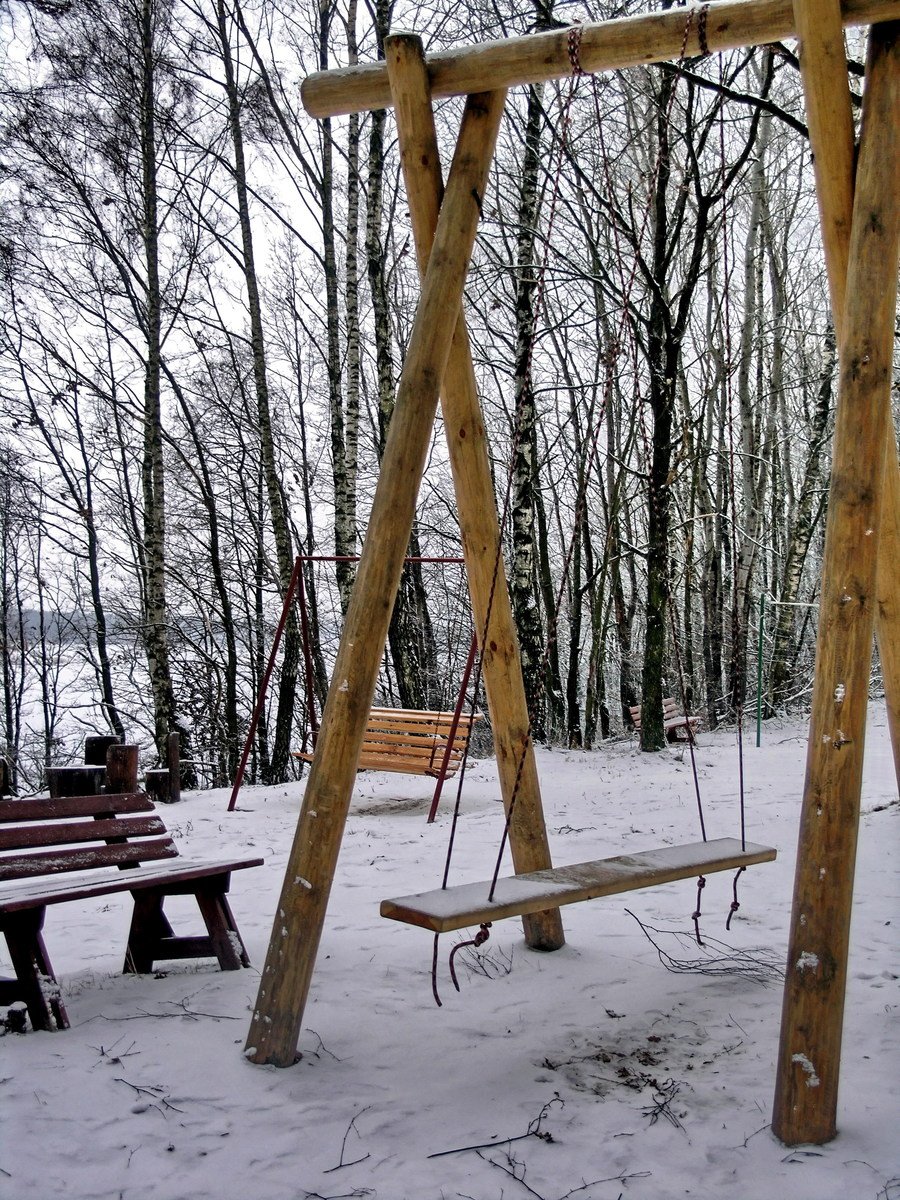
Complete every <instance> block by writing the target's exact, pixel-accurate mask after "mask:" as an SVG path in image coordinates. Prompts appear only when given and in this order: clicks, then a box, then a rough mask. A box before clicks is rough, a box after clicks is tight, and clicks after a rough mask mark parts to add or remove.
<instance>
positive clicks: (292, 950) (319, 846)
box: [245, 91, 506, 1067]
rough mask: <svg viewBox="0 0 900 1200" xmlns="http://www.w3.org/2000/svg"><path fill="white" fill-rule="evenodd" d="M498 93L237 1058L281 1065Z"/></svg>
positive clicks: (395, 575)
mask: <svg viewBox="0 0 900 1200" xmlns="http://www.w3.org/2000/svg"><path fill="white" fill-rule="evenodd" d="M505 99H506V93H505V92H502V91H498V92H485V93H482V94H481V95H477V96H470V97H469V98H468V100H467V102H466V108H465V112H464V114H463V120H462V126H461V129H460V134H459V139H458V141H457V146H456V153H455V155H454V159H453V165H452V167H451V170H450V175H449V178H448V181H447V191H446V195H445V198H444V203H443V205H442V208H441V215H440V220H439V222H438V229H437V233H436V235H435V240H434V248H433V250H432V253H431V258H430V260H429V263H428V271H427V274H426V276H425V281H424V284H423V287H422V295H421V298H420V301H419V306H418V309H417V311H416V318H415V322H414V324H413V329H412V333H411V335H410V340H409V347H408V350H407V355H406V361H405V363H404V366H403V372H402V374H401V377H400V384H399V387H398V389H397V400H396V404H395V406H394V414H393V417H392V418H391V425H390V430H389V432H388V439H387V444H386V446H385V452H384V457H383V459H382V467H381V474H380V476H379V480H378V486H377V488H376V490H375V499H374V502H373V505H372V513H371V516H370V519H369V527H368V532H367V534H366V541H365V545H364V546H363V552H362V557H361V559H360V564H359V570H358V572H357V577H356V583H355V585H354V588H353V593H352V595H351V598H350V605H349V608H348V610H347V619H346V622H345V624H344V632H343V636H342V638H341V644H340V648H339V650H338V654H337V660H336V662H335V668H334V674H333V676H332V680H331V687H330V689H329V692H328V699H327V702H326V704H325V711H324V713H323V717H322V726H321V729H320V731H319V738H318V741H317V743H316V754H315V758H314V760H313V764H312V768H311V770H310V775H309V780H308V782H307V785H306V794H305V796H304V801H303V807H302V809H301V812H300V819H299V821H298V824H297V832H296V835H295V838H294V844H293V847H292V849H291V853H290V856H289V858H288V864H287V870H286V872H285V880H284V885H283V887H282V891H281V897H280V900H279V903H278V909H277V912H276V915H275V921H274V925H273V929H272V936H271V939H270V942H269V950H268V954H267V957H266V963H265V966H264V968H263V974H262V979H261V980H260V986H259V994H258V996H257V1001H256V1008H255V1010H254V1014H253V1021H252V1024H251V1028H250V1033H249V1036H248V1039H247V1046H246V1050H245V1053H246V1055H247V1057H248V1058H249V1059H251V1060H252V1061H253V1062H257V1063H273V1064H275V1065H276V1066H283V1067H284V1066H289V1065H291V1064H292V1063H293V1062H295V1061H296V1052H297V1038H298V1035H299V1033H300V1026H301V1023H302V1021H303V1010H304V1007H305V1004H306V998H307V995H308V993H309V986H310V982H311V979H312V972H313V968H314V966H315V960H316V954H317V951H318V947H319V941H320V939H321V935H322V926H323V924H324V920H325V911H326V908H327V904H328V897H329V894H330V891H331V885H332V882H333V880H334V872H335V868H336V865H337V859H338V854H339V851H340V845H341V839H342V836H343V831H344V825H345V823H346V820H347V812H348V810H349V807H350V798H351V795H352V792H353V784H354V781H355V778H356V764H357V762H358V760H359V753H360V749H361V747H362V741H363V737H364V734H365V729H366V721H367V719H368V714H369V709H370V707H371V704H372V699H373V696H374V694H375V684H376V682H377V677H378V670H379V664H380V661H381V655H382V651H383V648H384V643H385V640H386V638H387V631H388V623H389V620H390V614H391V610H392V608H393V604H394V599H395V597H396V594H397V588H398V585H399V581H400V573H401V571H402V568H403V560H404V556H405V554H406V547H407V545H408V543H409V536H410V532H411V530H412V523H413V517H414V515H415V504H416V497H417V495H418V490H419V485H420V483H421V480H422V474H423V472H424V469H425V462H426V459H427V454H428V448H429V444H430V440H431V435H432V430H433V427H434V418H435V414H436V412H437V405H438V397H439V393H440V388H441V381H442V378H443V374H444V368H445V366H446V363H447V358H448V355H449V353H450V343H451V340H452V337H453V332H454V325H453V322H452V321H448V320H447V314H448V312H450V313H455V312H457V311H458V310H459V307H460V304H461V302H462V293H463V285H464V283H465V278H466V274H467V272H468V267H469V260H470V258H471V254H472V247H473V245H474V242H475V233H476V230H477V227H478V220H479V216H480V210H481V197H482V196H483V195H484V191H485V186H486V184H487V177H488V172H489V170H490V164H491V160H492V158H493V153H494V146H495V144H496V140H497V132H498V130H499V127H500V120H501V117H502V115H503V107H504V103H505Z"/></svg>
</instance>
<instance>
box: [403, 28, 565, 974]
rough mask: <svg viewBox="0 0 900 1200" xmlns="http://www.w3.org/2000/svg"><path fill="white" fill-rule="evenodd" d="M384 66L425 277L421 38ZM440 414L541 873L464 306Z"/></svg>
mask: <svg viewBox="0 0 900 1200" xmlns="http://www.w3.org/2000/svg"><path fill="white" fill-rule="evenodd" d="M385 58H386V61H387V67H388V75H389V77H390V81H391V94H392V97H393V101H394V110H395V114H396V118H397V130H398V133H399V138H400V153H401V162H402V164H403V173H404V179H405V181H406V193H407V199H408V201H409V209H410V217H411V220H412V227H413V237H414V239H415V244H416V253H417V255H418V259H419V270H420V272H421V274H422V276H423V277H424V274H425V269H426V267H427V264H428V259H429V255H430V254H431V246H432V242H433V240H434V231H435V229H436V228H437V222H438V215H439V212H440V206H441V196H442V194H443V180H442V178H441V166H440V159H439V156H438V147H437V134H436V131H435V127H434V112H433V110H432V107H431V95H430V92H429V89H428V75H427V72H426V70H425V56H424V52H423V49H422V42H421V39H420V38H418V37H416V36H414V35H412V34H399V35H396V36H392V37H389V38H387V40H386V41H385ZM441 406H442V413H443V417H444V428H445V431H446V435H447V445H448V447H449V451H450V465H451V469H452V472H453V482H454V486H455V491H456V503H457V506H458V508H459V525H460V532H461V535H462V543H463V554H464V555H465V560H466V575H467V577H468V581H469V593H470V596H471V600H472V609H473V614H474V622H475V630H476V635H477V636H478V638H479V640H481V639H482V635H483V634H484V631H485V628H486V626H487V629H488V635H487V638H486V640H485V644H484V646H483V647H482V672H483V675H484V683H485V691H486V693H487V700H488V708H489V710H490V714H491V725H492V728H493V733H494V747H495V750H496V754H497V765H498V769H499V774H500V788H501V792H502V795H503V801H504V805H505V807H506V809H507V811H509V805H510V802H511V800H512V797H513V795H514V794H515V796H516V801H515V807H514V809H513V816H512V820H511V822H510V829H509V843H510V849H511V851H512V859H513V865H514V866H515V870H516V873H517V874H522V873H524V872H529V871H540V870H544V869H546V868H548V867H550V866H552V862H551V858H550V846H549V843H548V841H547V830H546V827H545V824H544V813H543V808H542V805H541V793H540V783H539V780H538V773H537V765H536V763H535V757H534V747H533V745H532V743H531V739H530V737H529V734H528V729H529V718H528V705H527V702H526V698H525V683H524V680H523V678H522V668H521V660H520V655H519V642H518V637H517V634H516V627H515V622H514V621H513V615H512V608H511V606H510V602H509V592H508V590H507V586H506V572H505V570H504V564H503V555H502V552H501V543H500V522H499V518H498V516H497V505H496V500H495V497H494V486H493V482H492V480H491V470H490V462H489V459H488V452H487V438H486V436H485V429H484V420H483V416H482V412H481V405H480V404H479V401H478V389H477V385H476V381H475V371H474V368H473V366H472V355H471V352H470V348H469V335H468V331H467V329H466V323H465V317H464V315H463V311H462V308H460V313H459V318H458V321H457V325H456V331H455V333H454V335H453V342H452V345H451V347H450V356H449V358H448V359H447V366H446V369H445V370H444V382H443V387H442V389H441ZM489 614H490V623H489V625H488V616H489ZM523 759H524V761H523ZM520 768H521V771H520ZM523 925H524V928H525V940H526V942H527V944H528V945H529V946H530V947H532V948H533V949H539V950H557V949H559V947H560V946H562V945H563V944H564V942H565V938H564V935H563V929H562V920H561V918H560V916H559V910H558V909H553V910H550V911H548V912H544V913H536V914H534V915H532V916H530V917H526V918H524V920H523Z"/></svg>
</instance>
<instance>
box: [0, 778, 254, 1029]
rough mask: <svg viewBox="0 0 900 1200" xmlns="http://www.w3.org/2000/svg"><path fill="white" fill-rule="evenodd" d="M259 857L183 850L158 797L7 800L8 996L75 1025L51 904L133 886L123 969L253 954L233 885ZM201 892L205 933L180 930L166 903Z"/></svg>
mask: <svg viewBox="0 0 900 1200" xmlns="http://www.w3.org/2000/svg"><path fill="white" fill-rule="evenodd" d="M262 862H263V860H262V859H261V858H257V857H250V856H247V857H243V858H229V859H223V860H221V861H216V862H202V861H201V862H194V861H190V860H188V859H185V858H182V857H181V856H180V855H179V853H178V848H177V846H176V845H175V842H174V840H173V839H172V836H171V834H170V833H169V832H168V831H167V829H166V827H165V825H164V824H163V821H162V818H161V817H160V815H159V814H158V813H157V811H156V809H155V808H154V806H153V803H152V801H151V800H150V798H149V797H148V796H147V795H146V794H144V793H140V792H130V793H127V794H121V795H106V796H67V797H59V798H56V799H40V800H7V801H3V802H2V803H0V930H2V931H3V933H4V935H5V937H6V942H7V945H8V947H9V953H10V957H11V959H12V964H13V967H14V969H15V972H16V978H15V979H13V980H2V981H0V1003H4V1004H10V1003H12V1002H13V1001H14V1000H24V1001H25V1003H26V1005H27V1006H28V1013H29V1016H30V1017H31V1023H32V1026H33V1027H34V1028H35V1029H68V1027H69V1020H68V1017H67V1015H66V1010H65V1005H64V1004H63V1001H62V997H61V994H60V990H59V985H58V983H57V981H56V978H55V976H54V974H53V968H52V966H51V964H50V959H49V957H48V955H47V950H46V947H45V945H44V939H43V935H42V932H41V931H42V929H43V925H44V916H45V914H46V910H47V906H48V905H50V904H63V903H65V902H67V901H70V900H87V899H91V898H92V897H95V896H107V895H111V894H112V893H115V892H131V895H132V898H133V900H134V906H133V910H132V918H131V929H130V931H129V934H128V943H127V947H126V951H125V962H124V966H123V971H124V972H126V973H137V972H149V971H152V970H153V965H154V963H156V962H159V961H163V960H165V959H175V958H215V959H217V960H218V963H219V966H220V967H221V968H222V970H223V971H236V970H238V969H239V968H240V967H242V966H243V967H248V966H249V965H250V960H249V958H248V957H247V951H246V949H245V948H244V943H243V941H242V940H241V935H240V933H239V931H238V928H237V925H236V924H235V921H234V917H233V916H232V913H231V909H230V907H229V905H228V900H227V897H226V893H227V892H228V889H229V885H230V882H231V872H232V871H238V870H243V869H244V868H245V867H258V866H261V865H262ZM167 896H194V897H195V898H196V900H197V905H198V907H199V909H200V913H201V915H202V917H203V920H204V922H205V924H206V930H207V933H206V935H205V936H197V937H177V936H176V935H175V934H174V932H173V930H172V927H171V925H170V924H169V921H168V918H167V916H166V914H165V913H164V912H163V904H164V901H165V899H166V897H167Z"/></svg>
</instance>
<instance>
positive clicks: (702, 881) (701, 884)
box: [691, 875, 706, 946]
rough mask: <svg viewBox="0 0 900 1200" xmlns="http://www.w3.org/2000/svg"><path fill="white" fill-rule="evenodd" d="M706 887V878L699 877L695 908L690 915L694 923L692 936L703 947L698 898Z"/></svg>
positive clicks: (703, 876)
mask: <svg viewBox="0 0 900 1200" xmlns="http://www.w3.org/2000/svg"><path fill="white" fill-rule="evenodd" d="M705 887H706V876H705V875H700V876H699V877H698V879H697V907H696V908H695V909H694V911H693V912H692V913H691V920H692V921H693V922H694V934H695V935H696V938H697V945H698V946H702V945H703V938H702V937H701V936H700V915H701V914H700V896H701V894H702V892H703V889H704V888H705Z"/></svg>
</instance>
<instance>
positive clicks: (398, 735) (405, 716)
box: [296, 708, 482, 779]
mask: <svg viewBox="0 0 900 1200" xmlns="http://www.w3.org/2000/svg"><path fill="white" fill-rule="evenodd" d="M455 716H456V714H455V713H452V712H425V711H422V710H420V709H407V708H373V709H372V710H371V711H370V713H369V720H368V722H367V723H366V732H365V735H364V737H363V744H362V751H361V752H360V756H359V770H360V771H396V772H398V773H402V774H404V775H430V776H431V777H432V778H433V779H437V778H438V777H439V776H440V775H441V773H442V768H443V765H444V759H445V757H446V758H447V767H446V771H444V775H445V776H449V775H454V774H455V773H456V772H457V771H458V770H459V767H460V764H461V763H462V760H463V756H464V755H465V752H466V746H467V745H468V742H469V738H470V737H471V734H472V729H473V728H474V727H475V725H476V724H477V723H478V722H479V721H480V720H481V719H482V716H481V713H478V712H476V713H472V712H464V713H461V714H460V717H459V721H458V723H457V725H456V729H455V730H454V728H453V722H454V719H455ZM451 735H452V736H451ZM448 745H449V747H450V754H449V757H447V747H448ZM296 756H297V758H302V759H303V760H304V761H305V762H312V758H313V756H312V754H307V753H304V752H301V751H296Z"/></svg>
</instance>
